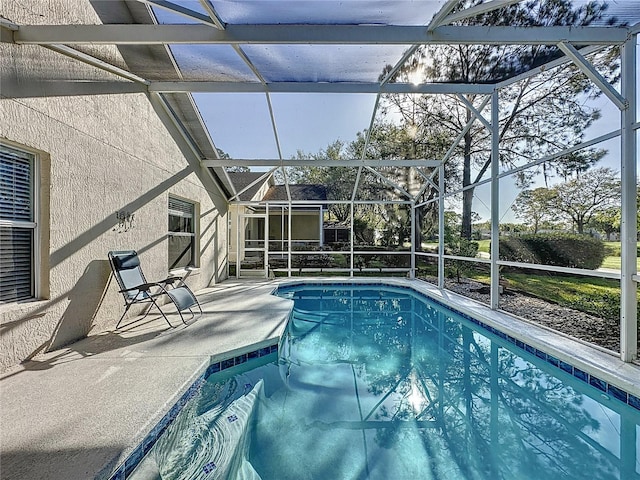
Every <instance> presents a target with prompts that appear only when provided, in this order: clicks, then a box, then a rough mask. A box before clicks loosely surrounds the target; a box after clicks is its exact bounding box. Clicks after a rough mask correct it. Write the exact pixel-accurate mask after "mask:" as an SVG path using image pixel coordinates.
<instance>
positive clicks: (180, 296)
mask: <svg viewBox="0 0 640 480" xmlns="http://www.w3.org/2000/svg"><path fill="white" fill-rule="evenodd" d="M167 294H168V295H169V296H170V297H171V298H172V299H173V300H174V302H176V305H177V306H178V310H184V309H186V308H191V307H193V306H194V305H195V304H196V303H197V300H196V298H195V297H194V296H193V294H192V293H191V290H189V289H188V288H186V287H177V288H172V289H171V290H167Z"/></svg>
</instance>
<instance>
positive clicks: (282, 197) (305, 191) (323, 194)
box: [262, 184, 327, 202]
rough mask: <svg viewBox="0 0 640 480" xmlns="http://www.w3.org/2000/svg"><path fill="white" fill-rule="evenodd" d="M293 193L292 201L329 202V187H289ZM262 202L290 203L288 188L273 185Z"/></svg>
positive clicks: (305, 185)
mask: <svg viewBox="0 0 640 480" xmlns="http://www.w3.org/2000/svg"><path fill="white" fill-rule="evenodd" d="M289 191H290V192H291V200H311V201H321V202H324V201H326V200H327V187H325V186H324V185H309V184H296V185H289ZM262 200H265V201H266V200H270V201H273V200H276V201H288V200H289V197H288V196H287V188H286V186H285V185H273V186H272V187H271V188H269V190H268V191H267V193H266V194H265V196H264V197H263V199H262Z"/></svg>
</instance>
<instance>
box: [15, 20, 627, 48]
mask: <svg viewBox="0 0 640 480" xmlns="http://www.w3.org/2000/svg"><path fill="white" fill-rule="evenodd" d="M629 33H630V31H629V29H628V28H626V27H607V28H602V27H564V26H557V27H555V26H554V27H529V28H521V27H488V26H443V27H438V28H436V29H434V30H432V31H427V30H425V28H424V27H418V26H396V25H383V26H381V25H227V26H226V28H225V30H219V29H216V28H211V27H210V26H209V25H147V24H124V25H115V24H113V25H20V26H18V28H17V30H13V41H14V43H18V44H36V45H51V44H66V45H77V44H91V45H167V44H221V45H225V44H226V45H242V44H261V45H278V44H281V45H296V44H304V45H310V44H318V45H417V44H453V45H460V44H472V45H476V44H489V45H555V44H558V43H560V42H571V43H572V44H573V45H620V44H622V43H624V42H625V41H626V39H627V37H628V36H629Z"/></svg>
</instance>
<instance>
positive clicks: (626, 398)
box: [272, 282, 640, 411]
mask: <svg viewBox="0 0 640 480" xmlns="http://www.w3.org/2000/svg"><path fill="white" fill-rule="evenodd" d="M303 286H321V287H326V288H332V287H336V286H339V287H340V286H363V287H371V286H377V287H387V288H397V289H401V290H409V291H411V292H412V293H413V294H415V295H418V296H420V297H423V298H426V299H427V300H429V301H430V302H433V303H435V304H436V305H438V306H440V307H443V308H446V309H447V310H449V311H450V312H452V313H455V314H456V315H459V316H461V317H462V318H464V319H465V320H468V321H470V322H471V323H473V324H474V325H478V326H479V327H481V328H483V329H484V330H487V331H489V332H491V333H493V334H494V335H497V336H498V337H500V338H501V339H503V340H506V341H507V342H509V343H511V344H512V345H515V346H516V347H518V348H519V349H521V350H524V351H525V352H527V353H529V354H531V355H534V356H535V357H537V358H539V359H540V360H543V361H545V362H547V363H549V364H551V365H553V366H554V367H557V368H560V370H563V371H564V372H566V373H568V374H569V375H572V376H573V377H574V378H576V379H578V380H581V381H583V382H585V383H586V384H588V385H591V386H592V387H595V388H597V389H598V390H600V391H602V392H606V393H609V394H611V396H612V397H614V398H616V399H617V400H620V401H621V402H623V403H625V404H627V405H629V406H630V407H632V408H635V409H636V410H639V411H640V398H639V397H636V396H635V395H632V394H630V393H628V392H625V391H624V390H622V389H621V388H619V387H616V386H615V385H611V384H610V383H607V382H606V381H604V380H602V379H600V378H598V377H596V376H595V375H591V374H589V373H587V372H585V371H583V370H580V369H579V368H577V367H574V366H573V365H571V364H569V363H566V362H563V361H562V360H559V359H557V358H556V357H554V356H552V355H550V354H548V353H546V352H544V351H542V350H539V349H537V348H535V347H533V346H531V345H528V344H526V343H525V342H523V341H522V340H518V339H516V338H514V337H512V336H510V335H507V334H505V333H504V332H502V331H500V330H498V329H497V328H495V327H491V326H489V325H487V324H485V323H484V322H481V321H480V320H478V319H476V318H473V317H471V316H470V315H467V314H466V313H463V312H461V311H459V310H456V309H455V308H453V307H451V306H450V305H447V304H445V303H443V302H441V301H440V300H438V299H436V298H433V297H431V296H429V295H427V294H425V293H422V292H419V291H417V290H416V289H414V288H413V287H410V286H407V285H390V284H385V283H380V282H366V283H365V282H332V283H313V282H306V283H305V282H302V283H294V284H291V285H283V286H282V287H280V286H279V287H277V288H276V289H275V290H274V291H273V293H272V295H278V291H280V290H288V289H295V288H299V287H303Z"/></svg>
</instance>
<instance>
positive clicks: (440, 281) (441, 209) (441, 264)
mask: <svg viewBox="0 0 640 480" xmlns="http://www.w3.org/2000/svg"><path fill="white" fill-rule="evenodd" d="M438 190H439V192H438V195H439V197H438V288H444V162H443V163H441V164H440V166H439V167H438Z"/></svg>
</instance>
